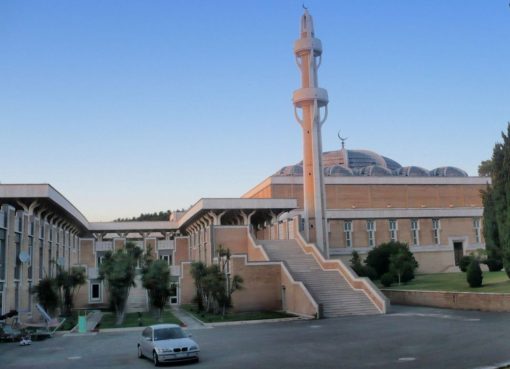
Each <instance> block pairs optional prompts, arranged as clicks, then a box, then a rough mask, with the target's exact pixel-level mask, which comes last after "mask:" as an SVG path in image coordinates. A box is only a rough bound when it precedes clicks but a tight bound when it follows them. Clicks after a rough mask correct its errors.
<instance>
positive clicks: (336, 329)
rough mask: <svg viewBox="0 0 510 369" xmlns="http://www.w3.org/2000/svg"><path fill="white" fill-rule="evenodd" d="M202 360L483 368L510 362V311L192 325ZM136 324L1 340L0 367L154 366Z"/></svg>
mask: <svg viewBox="0 0 510 369" xmlns="http://www.w3.org/2000/svg"><path fill="white" fill-rule="evenodd" d="M189 332H190V333H191V334H193V338H194V339H195V340H196V341H197V342H198V343H199V344H200V348H201V357H200V360H201V361H200V363H197V364H189V365H183V364H178V365H175V364H174V365H171V367H175V366H179V367H180V366H183V367H186V368H221V369H227V368H282V369H285V368H346V369H356V368H383V369H384V368H387V369H400V368H402V369H407V368H459V369H460V368H462V369H467V368H482V367H491V366H492V367H494V365H495V364H497V363H503V362H509V361H510V313H484V312H474V311H454V310H444V309H431V308H418V307H401V306H397V307H395V306H394V307H392V312H391V313H390V314H387V315H379V316H357V317H343V318H336V319H324V320H308V321H290V322H279V323H267V324H254V325H237V326H224V327H214V328H210V329H203V328H201V327H200V326H196V328H195V329H189ZM138 335H139V330H138V331H128V330H127V331H118V332H100V333H98V334H97V335H86V336H71V337H69V336H62V335H60V336H56V337H54V338H52V339H48V340H45V341H40V342H34V343H33V344H32V345H31V346H18V345H17V344H15V343H13V344H0V368H2V369H26V368H44V369H45V368H48V369H50V368H51V369H60V368H73V369H81V368H83V369H89V368H150V367H152V366H153V364H152V363H151V362H150V361H149V360H140V359H138V358H137V357H136V342H137V338H138Z"/></svg>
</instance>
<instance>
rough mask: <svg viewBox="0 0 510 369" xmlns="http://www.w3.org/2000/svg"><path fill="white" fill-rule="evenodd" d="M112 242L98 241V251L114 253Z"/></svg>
mask: <svg viewBox="0 0 510 369" xmlns="http://www.w3.org/2000/svg"><path fill="white" fill-rule="evenodd" d="M112 250H113V243H112V241H96V251H112Z"/></svg>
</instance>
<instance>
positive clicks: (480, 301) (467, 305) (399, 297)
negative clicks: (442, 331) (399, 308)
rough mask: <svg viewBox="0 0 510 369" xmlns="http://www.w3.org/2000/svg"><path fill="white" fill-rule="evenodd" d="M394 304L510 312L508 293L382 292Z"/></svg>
mask: <svg viewBox="0 0 510 369" xmlns="http://www.w3.org/2000/svg"><path fill="white" fill-rule="evenodd" d="M381 291H382V292H383V293H384V294H385V295H386V297H388V298H389V299H390V301H391V303H392V304H399V305H418V306H430V307H437V308H447V309H458V310H481V311H506V312H510V294H508V293H472V292H442V291H396V290H384V289H383V290H381Z"/></svg>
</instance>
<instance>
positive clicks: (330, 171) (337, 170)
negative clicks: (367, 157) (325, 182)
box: [324, 165, 354, 177]
mask: <svg viewBox="0 0 510 369" xmlns="http://www.w3.org/2000/svg"><path fill="white" fill-rule="evenodd" d="M324 175H326V176H330V177H350V176H352V175H354V173H353V172H352V170H351V169H349V168H346V167H344V166H343V165H333V166H332V167H326V168H324Z"/></svg>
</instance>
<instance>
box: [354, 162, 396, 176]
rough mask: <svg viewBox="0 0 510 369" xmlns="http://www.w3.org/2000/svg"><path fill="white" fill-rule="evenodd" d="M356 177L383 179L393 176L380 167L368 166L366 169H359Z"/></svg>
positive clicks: (389, 171)
mask: <svg viewBox="0 0 510 369" xmlns="http://www.w3.org/2000/svg"><path fill="white" fill-rule="evenodd" d="M358 175H360V176H370V177H385V176H391V175H393V174H392V173H391V170H389V169H388V168H385V167H383V166H380V165H369V166H367V167H363V168H359V169H358Z"/></svg>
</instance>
